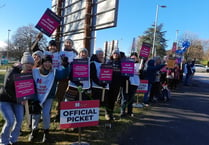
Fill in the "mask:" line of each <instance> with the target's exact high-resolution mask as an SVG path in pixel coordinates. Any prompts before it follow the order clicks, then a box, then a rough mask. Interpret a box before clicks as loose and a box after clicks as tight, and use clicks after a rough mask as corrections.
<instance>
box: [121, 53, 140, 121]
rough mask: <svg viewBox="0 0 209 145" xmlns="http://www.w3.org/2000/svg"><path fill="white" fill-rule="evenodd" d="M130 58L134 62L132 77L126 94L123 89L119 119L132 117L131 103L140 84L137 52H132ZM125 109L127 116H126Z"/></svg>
mask: <svg viewBox="0 0 209 145" xmlns="http://www.w3.org/2000/svg"><path fill="white" fill-rule="evenodd" d="M130 58H131V59H133V60H134V75H133V76H130V77H129V82H128V83H129V84H128V92H126V90H125V88H123V95H122V100H121V114H120V115H121V117H125V116H126V115H128V116H131V117H133V116H134V114H133V102H134V96H135V94H136V90H137V88H138V86H139V84H140V78H139V69H140V64H139V58H138V54H137V52H132V53H131V55H130ZM126 108H127V114H126Z"/></svg>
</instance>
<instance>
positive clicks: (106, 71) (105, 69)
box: [99, 64, 113, 83]
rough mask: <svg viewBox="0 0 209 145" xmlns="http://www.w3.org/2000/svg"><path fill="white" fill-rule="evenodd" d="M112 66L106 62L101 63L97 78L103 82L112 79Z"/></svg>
mask: <svg viewBox="0 0 209 145" xmlns="http://www.w3.org/2000/svg"><path fill="white" fill-rule="evenodd" d="M112 71H113V69H112V66H111V65H108V64H102V65H101V69H100V75H99V80H100V81H102V82H103V83H107V82H111V81H112Z"/></svg>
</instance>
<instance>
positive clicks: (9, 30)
mask: <svg viewBox="0 0 209 145" xmlns="http://www.w3.org/2000/svg"><path fill="white" fill-rule="evenodd" d="M10 31H11V30H10V29H8V48H7V60H9V47H10V44H9V33H10Z"/></svg>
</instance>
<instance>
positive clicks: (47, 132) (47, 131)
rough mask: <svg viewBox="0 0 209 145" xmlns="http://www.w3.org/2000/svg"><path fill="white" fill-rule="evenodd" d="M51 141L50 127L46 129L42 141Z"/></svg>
mask: <svg viewBox="0 0 209 145" xmlns="http://www.w3.org/2000/svg"><path fill="white" fill-rule="evenodd" d="M48 141H49V129H44V136H43V139H42V143H45V142H48Z"/></svg>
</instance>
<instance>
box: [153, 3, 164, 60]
mask: <svg viewBox="0 0 209 145" xmlns="http://www.w3.org/2000/svg"><path fill="white" fill-rule="evenodd" d="M159 7H161V8H166V6H164V5H157V8H156V13H155V24H154V35H153V43H152V57H154V56H156V49H155V39H156V31H157V20H158V10H159Z"/></svg>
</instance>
